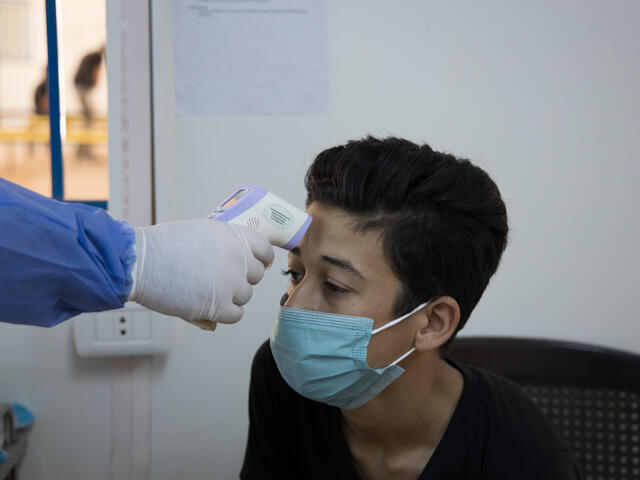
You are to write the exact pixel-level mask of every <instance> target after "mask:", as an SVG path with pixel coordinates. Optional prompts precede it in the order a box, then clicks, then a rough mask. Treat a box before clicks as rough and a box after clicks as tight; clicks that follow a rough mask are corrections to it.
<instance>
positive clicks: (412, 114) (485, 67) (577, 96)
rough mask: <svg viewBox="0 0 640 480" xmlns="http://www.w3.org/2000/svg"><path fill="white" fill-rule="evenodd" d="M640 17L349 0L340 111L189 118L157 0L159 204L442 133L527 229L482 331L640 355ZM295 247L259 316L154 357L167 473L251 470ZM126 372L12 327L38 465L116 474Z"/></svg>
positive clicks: (8, 387)
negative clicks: (264, 371)
mask: <svg viewBox="0 0 640 480" xmlns="http://www.w3.org/2000/svg"><path fill="white" fill-rule="evenodd" d="M639 14H640V4H638V3H637V2H633V1H632V0H628V1H618V2H607V3H605V2H600V1H583V0H581V1H564V2H552V1H550V0H547V1H545V2H537V3H535V4H533V3H527V2H518V3H517V4H516V3H515V2H510V1H503V2H483V4H482V5H480V2H465V3H462V2H456V3H454V2H438V3H436V2H423V1H421V0H411V1H409V0H407V1H405V2H387V1H385V2H383V1H364V0H359V1H356V0H351V1H338V0H331V1H330V18H329V25H330V82H331V110H330V113H329V114H328V115H309V116H268V117H258V116H247V117H176V116H175V114H174V103H173V77H174V74H175V72H174V70H173V58H172V53H173V52H172V30H171V15H172V13H171V2H168V1H162V2H161V1H154V2H153V15H154V18H153V48H154V57H153V62H154V87H155V89H156V92H155V99H156V101H155V105H154V109H155V110H154V113H155V122H156V130H155V152H156V161H157V164H156V177H157V178H156V183H157V185H156V195H157V198H156V201H157V214H158V220H159V221H165V220H170V219H178V218H185V217H190V216H204V215H206V214H207V213H208V212H209V210H210V209H211V207H212V206H214V205H215V204H216V203H217V202H218V201H219V200H220V199H221V198H222V197H223V196H224V195H225V194H227V193H228V192H229V191H230V190H232V189H233V188H234V187H235V186H237V185H240V184H242V183H245V182H248V181H252V180H253V181H258V182H259V183H262V184H264V185H266V186H268V187H269V188H271V189H273V190H274V191H276V192H277V193H279V194H281V195H282V196H283V197H285V198H287V199H288V200H290V201H291V202H293V203H297V204H298V205H302V203H303V198H304V188H303V185H302V178H303V174H304V172H305V170H306V167H307V166H308V165H309V163H310V162H311V161H312V159H313V157H314V155H315V154H316V153H318V152H319V151H320V150H322V149H323V148H326V147H329V146H332V145H335V144H337V143H340V142H343V141H345V140H346V139H350V138H355V137H360V136H362V135H365V134H367V133H373V134H376V135H387V134H394V135H399V136H404V137H407V138H410V139H413V140H416V141H427V142H429V143H430V144H432V145H433V146H434V147H436V148H440V149H444V150H449V151H452V152H454V153H456V154H459V155H467V156H469V157H470V158H472V159H474V160H476V162H477V163H479V164H480V165H481V166H483V167H484V168H486V169H487V170H488V171H489V172H490V173H491V174H492V175H493V177H494V178H495V180H496V181H497V183H498V184H499V186H500V187H501V190H502V193H503V196H504V198H505V199H506V201H507V204H508V208H509V211H510V215H511V227H512V234H511V245H510V246H509V249H508V251H507V253H506V255H505V257H504V262H503V265H502V266H501V269H500V271H499V273H498V274H497V276H496V277H495V279H494V281H493V282H492V284H491V286H490V288H489V290H488V291H487V293H486V295H485V297H484V298H483V300H482V302H481V304H480V306H479V307H478V308H477V310H476V311H475V313H474V315H473V316H472V318H471V320H470V323H469V325H468V327H467V329H466V331H467V333H473V334H518V335H531V336H543V337H553V338H566V339H572V340H578V341H585V342H593V343H599V344H603V345H609V346H614V347H619V348H624V349H628V350H631V351H635V352H638V353H640V341H639V340H640V335H639V333H638V328H637V327H636V324H635V319H637V318H638V317H639V315H638V314H639V313H640V312H639V307H638V306H637V304H636V303H635V302H634V300H635V298H634V296H635V294H636V290H637V287H638V280H637V277H636V275H635V272H637V271H638V270H639V267H640V265H639V263H640V261H639V259H638V258H639V257H638V255H637V252H636V250H635V248H634V247H635V245H636V244H637V243H638V237H639V235H638V234H639V233H640V232H639V230H640V228H639V226H638V221H637V217H638V215H637V213H636V212H637V208H636V207H637V202H636V200H635V197H634V196H632V193H633V191H634V187H635V186H636V185H637V184H638V181H639V180H640V166H639V163H638V162H637V161H635V160H636V157H637V153H636V152H637V149H636V142H635V138H636V136H637V132H638V131H639V130H640V129H639V127H640V118H639V115H640V114H639V113H638V112H640V97H639V96H638V95H637V85H638V84H640V78H639V77H640V55H639V53H640V52H639V51H638V50H639V48H640V38H639V37H640V33H639V31H638V30H637V28H636V19H637V18H638V15H639ZM111 20H112V21H119V20H118V19H117V18H115V19H111ZM221 167H224V168H221ZM220 172H224V173H222V174H221V173H220ZM284 258H285V257H284V255H282V254H280V255H279V257H278V259H277V260H276V263H275V265H274V268H273V269H272V270H271V271H269V273H268V274H267V277H266V278H265V281H264V282H263V283H261V284H260V285H259V286H258V287H257V288H256V290H255V294H254V299H253V301H252V303H251V304H250V305H248V306H247V308H246V312H247V313H246V316H245V318H244V320H243V321H242V322H241V323H239V324H238V325H235V326H220V327H219V328H218V330H217V331H216V332H214V333H207V332H201V331H200V330H198V329H196V328H193V327H190V326H188V325H186V324H183V323H180V322H178V323H177V328H176V333H175V336H174V344H173V350H172V352H171V353H170V355H169V356H168V357H167V358H166V359H164V360H163V359H157V360H156V361H155V362H154V374H153V375H154V377H153V387H152V388H153V392H152V398H153V400H152V401H153V405H152V409H153V410H152V415H153V418H152V421H153V425H152V450H151V461H152V467H151V470H152V478H153V479H154V480H163V479H173V478H183V479H201V478H212V479H222V480H226V479H230V478H236V477H237V472H238V471H239V468H240V464H241V462H242V458H243V454H244V447H245V440H246V430H247V424H248V422H247V402H246V399H247V391H248V381H249V368H250V362H251V359H252V356H253V353H254V352H255V349H256V348H257V346H258V345H259V344H260V343H261V342H262V341H263V340H264V339H265V338H267V336H268V333H269V331H270V329H271V325H272V322H273V319H274V315H275V313H276V310H277V302H278V299H279V297H280V294H281V293H282V291H283V290H284V288H285V280H284V279H283V278H281V277H280V275H279V274H278V273H277V270H278V267H280V266H282V265H283V262H284ZM110 379H111V370H110V363H109V362H108V361H86V360H82V361H79V360H78V359H77V358H75V357H74V354H73V351H72V345H71V338H70V324H68V325H62V326H59V327H56V328H54V329H53V330H49V331H47V330H39V329H32V328H24V327H15V326H9V325H0V385H2V388H3V397H4V399H6V400H12V401H20V402H23V403H25V404H26V405H27V406H29V407H30V408H32V409H33V410H34V411H35V412H36V414H37V418H38V420H37V424H36V428H35V430H34V432H33V438H32V443H31V449H30V451H29V454H28V455H29V456H28V458H27V463H26V466H25V478H29V479H34V480H39V479H46V478H51V479H57V478H92V479H106V478H109V474H108V469H109V455H110V441H109V435H110V432H109V425H110V423H109V415H110V412H111V410H110V403H109V402H110V390H109V385H110Z"/></svg>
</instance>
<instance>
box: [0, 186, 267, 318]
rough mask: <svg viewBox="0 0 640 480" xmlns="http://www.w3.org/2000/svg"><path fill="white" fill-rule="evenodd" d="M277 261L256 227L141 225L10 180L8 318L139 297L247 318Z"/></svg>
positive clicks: (175, 309) (74, 311)
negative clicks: (255, 291) (258, 285)
mask: <svg viewBox="0 0 640 480" xmlns="http://www.w3.org/2000/svg"><path fill="white" fill-rule="evenodd" d="M272 261H273V247H272V246H271V245H270V244H269V241H268V240H267V239H266V238H265V237H263V236H261V235H259V234H257V233H256V232H253V231H251V230H249V229H247V228H243V227H239V226H236V225H232V224H228V223H225V222H219V221H215V220H209V219H206V218H198V219H192V220H185V221H182V222H173V223H165V224H161V225H154V226H150V227H142V228H136V229H135V231H134V229H132V228H131V227H130V226H129V225H128V224H127V223H126V222H118V221H115V220H113V219H112V218H111V217H110V216H109V215H108V214H107V213H106V212H105V211H104V210H101V209H96V208H93V207H88V206H86V205H80V204H67V203H61V202H57V201H55V200H52V199H49V198H45V197H43V196H41V195H38V194H36V193H34V192H31V191H29V190H27V189H25V188H22V187H19V186H18V185H15V184H13V183H10V182H7V181H6V180H2V179H0V321H2V322H10V323H22V324H29V325H40V326H53V325H56V324H58V323H60V322H62V321H64V320H66V319H67V318H70V317H73V316H75V315H78V314H80V313H83V312H94V311H101V310H110V309H114V308H120V307H122V306H123V304H124V301H126V300H132V301H135V302H138V303H140V304H141V305H143V306H145V307H147V308H150V309H152V310H155V311H157V312H160V313H164V314H167V315H174V316H177V317H181V318H183V319H185V320H187V321H189V322H191V323H194V324H196V325H198V326H200V327H201V328H205V329H209V330H213V329H214V328H215V326H216V322H223V323H234V322H237V321H238V320H240V318H241V317H242V314H243V309H242V305H244V304H245V303H247V302H248V301H249V299H250V298H251V295H252V293H253V289H252V285H255V284H256V283H258V282H259V281H260V280H261V279H262V277H263V275H264V271H265V268H266V267H267V266H268V265H270V264H271V262H272Z"/></svg>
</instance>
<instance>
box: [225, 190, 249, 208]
mask: <svg viewBox="0 0 640 480" xmlns="http://www.w3.org/2000/svg"><path fill="white" fill-rule="evenodd" d="M248 191H249V190H247V189H246V188H243V189H241V190H238V191H237V192H236V193H234V194H233V195H232V196H231V197H230V198H229V199H228V200H227V201H226V202H224V203H223V204H222V205H220V207H218V208H219V209H220V210H227V209H228V208H231V207H233V205H234V204H235V203H236V202H237V201H238V200H240V199H241V198H242V197H244V196H245V194H246V193H247V192H248Z"/></svg>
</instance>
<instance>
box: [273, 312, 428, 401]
mask: <svg viewBox="0 0 640 480" xmlns="http://www.w3.org/2000/svg"><path fill="white" fill-rule="evenodd" d="M282 303H284V302H282ZM427 304H428V302H427V303H423V304H422V305H420V306H418V307H417V308H416V309H415V310H413V311H411V312H409V313H407V314H406V315H403V316H402V317H400V318H397V319H395V320H393V321H391V322H389V323H387V324H385V325H383V326H382V327H380V328H377V329H375V330H372V328H373V320H372V319H370V318H365V317H354V316H350V315H336V314H332V313H324V312H316V311H312V310H298V309H295V308H287V307H284V306H281V307H280V312H279V314H278V318H277V320H276V323H275V324H274V326H273V330H272V331H271V342H270V343H271V351H272V353H273V358H274V359H275V361H276V364H277V365H278V370H280V374H281V375H282V377H283V378H284V379H285V381H286V382H287V383H288V384H289V386H290V387H291V388H293V389H294V390H295V391H296V392H298V393H299V394H300V395H302V396H303V397H306V398H309V399H311V400H315V401H317V402H322V403H326V404H327V405H332V406H334V407H339V408H344V409H347V410H350V409H354V408H358V407H360V406H362V405H364V404H365V403H367V402H368V401H370V400H371V399H373V398H374V397H375V396H376V395H378V394H379V393H380V392H381V391H382V390H384V389H385V388H386V387H387V386H388V385H389V384H390V383H391V382H393V381H394V380H395V379H396V378H398V377H399V376H400V375H402V374H403V373H404V369H403V368H401V367H399V366H398V365H397V363H398V362H400V361H401V360H403V359H404V358H405V357H407V356H408V355H410V354H411V353H412V352H413V351H414V350H415V347H414V348H412V349H411V350H409V351H408V352H407V353H405V354H404V355H402V356H401V357H399V358H398V359H397V360H395V361H394V362H392V363H391V364H390V365H388V366H386V367H384V368H375V369H374V368H371V367H370V366H369V365H367V347H368V345H369V341H370V340H371V336H372V335H375V334H376V333H378V332H381V331H382V330H385V329H387V328H389V327H392V326H394V325H396V324H398V323H400V322H401V321H402V320H404V319H405V318H407V317H409V316H411V315H413V314H414V313H415V312H417V311H418V310H420V309H421V308H424V307H425V306H426V305H427Z"/></svg>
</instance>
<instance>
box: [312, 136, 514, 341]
mask: <svg viewBox="0 0 640 480" xmlns="http://www.w3.org/2000/svg"><path fill="white" fill-rule="evenodd" d="M305 186H306V188H307V206H309V205H310V204H311V202H314V201H315V202H319V203H321V204H323V205H327V206H331V207H338V208H340V209H342V210H344V211H346V212H347V213H349V214H351V215H353V216H354V217H355V222H354V230H355V231H360V232H362V231H377V232H379V233H380V235H381V236H382V242H383V250H384V254H385V256H386V258H387V261H388V262H389V264H390V265H391V268H392V269H393V271H394V272H395V274H396V276H397V277H398V278H399V279H400V281H401V282H402V284H403V286H404V290H403V292H402V295H401V296H400V298H398V299H396V303H395V306H394V314H396V315H403V314H404V313H407V312H409V311H410V310H411V309H413V308H415V307H416V306H417V305H418V304H420V303H421V302H424V301H427V300H432V299H435V298H438V297H441V296H445V295H447V296H450V297H452V298H454V299H455V300H456V301H457V302H458V305H459V306H460V324H459V325H458V330H460V329H461V328H462V327H464V325H465V323H466V322H467V320H468V318H469V315H471V312H472V311H473V309H474V308H475V306H476V304H477V303H478V301H479V300H480V297H481V296H482V294H483V292H484V290H485V289H486V287H487V285H488V284H489V279H490V278H491V276H492V275H493V274H494V273H495V271H496V270H497V268H498V264H499V263H500V258H501V256H502V252H503V251H504V249H505V247H506V245H507V236H508V232H509V227H508V224H507V209H506V207H505V204H504V202H503V201H502V198H501V196H500V191H499V190H498V187H497V186H496V184H495V183H494V182H493V180H492V179H491V178H490V177H489V175H488V174H487V173H486V172H485V171H484V170H482V169H481V168H479V167H477V166H475V165H473V164H472V163H471V162H470V161H469V160H467V159H464V158H456V157H455V156H453V155H450V154H447V153H441V152H436V151H434V150H432V149H431V148H430V147H429V145H426V144H423V145H417V144H415V143H413V142H410V141H408V140H404V139H401V138H395V137H388V138H382V139H380V138H375V137H371V136H369V137H367V138H363V139H361V140H354V141H350V142H348V143H346V144H345V145H340V146H337V147H333V148H329V149H327V150H324V151H323V152H321V153H320V154H319V155H318V156H317V157H316V158H315V160H314V161H313V163H312V164H311V166H310V167H309V170H308V171H307V175H306V178H305ZM456 333H457V331H456ZM454 337H455V334H454V335H453V336H452V337H451V339H450V340H449V342H447V344H446V345H445V347H446V346H448V345H449V343H450V342H451V340H453V338H454Z"/></svg>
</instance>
